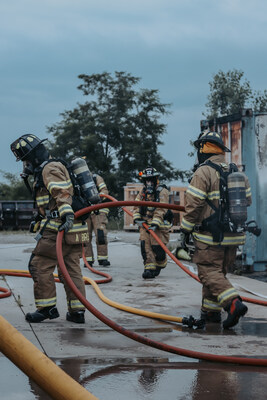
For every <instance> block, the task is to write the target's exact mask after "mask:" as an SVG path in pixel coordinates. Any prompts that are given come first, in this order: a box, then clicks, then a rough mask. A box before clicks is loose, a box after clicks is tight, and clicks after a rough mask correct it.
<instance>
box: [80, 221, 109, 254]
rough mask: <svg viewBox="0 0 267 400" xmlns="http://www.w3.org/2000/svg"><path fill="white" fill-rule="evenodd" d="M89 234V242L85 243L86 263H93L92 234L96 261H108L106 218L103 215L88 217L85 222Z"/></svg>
mask: <svg viewBox="0 0 267 400" xmlns="http://www.w3.org/2000/svg"><path fill="white" fill-rule="evenodd" d="M86 222H87V225H88V232H89V242H88V243H86V247H85V256H86V260H87V261H88V262H94V261H95V258H94V253H93V246H92V238H93V232H94V234H95V239H96V249H97V260H98V261H102V260H107V259H108V240H107V228H106V227H107V223H108V218H107V215H106V214H104V213H99V214H94V213H91V214H90V217H89V218H88V219H87V220H86Z"/></svg>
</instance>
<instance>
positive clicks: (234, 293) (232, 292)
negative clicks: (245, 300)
mask: <svg viewBox="0 0 267 400" xmlns="http://www.w3.org/2000/svg"><path fill="white" fill-rule="evenodd" d="M238 296H239V295H238V293H237V291H236V290H235V288H230V289H227V290H225V291H224V292H222V293H221V294H219V296H218V301H219V303H220V304H223V303H224V302H225V301H226V300H228V299H230V298H233V297H238Z"/></svg>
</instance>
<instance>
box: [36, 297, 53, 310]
mask: <svg viewBox="0 0 267 400" xmlns="http://www.w3.org/2000/svg"><path fill="white" fill-rule="evenodd" d="M56 303H57V298H56V297H51V298H50V299H35V305H36V307H37V308H38V307H39V308H40V307H42V308H43V307H50V306H55V305H56Z"/></svg>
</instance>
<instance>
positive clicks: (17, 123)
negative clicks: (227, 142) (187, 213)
mask: <svg viewBox="0 0 267 400" xmlns="http://www.w3.org/2000/svg"><path fill="white" fill-rule="evenodd" d="M266 20H267V2H266V1H265V0H254V1H253V2H252V1H248V0H224V1H216V0H142V1H141V0H132V1H131V2H130V1H127V0H112V1H110V0H97V1H93V0H75V1H74V0H53V1H52V0H42V1H38V0H23V1H21V0H1V3H0V71H1V73H0V79H1V85H0V88H1V91H0V115H1V130H2V132H1V140H2V144H1V146H0V169H1V170H4V171H9V172H12V173H16V174H19V173H20V171H21V163H16V161H15V158H14V156H13V154H12V153H11V151H10V143H11V142H13V141H14V140H15V139H17V138H18V137H19V136H20V135H22V134H25V133H35V134H36V135H37V136H39V137H40V138H45V137H47V132H46V127H47V126H51V125H52V124H54V123H56V122H57V121H59V120H60V113H61V112H63V111H64V110H69V109H72V108H74V107H75V105H76V104H77V102H82V101H83V100H84V98H83V97H82V96H81V93H80V91H78V90H77V86H78V84H79V83H80V80H79V79H78V78H77V76H78V75H79V74H89V75H90V74H93V73H102V72H104V71H107V72H110V73H112V74H113V73H114V71H126V72H128V73H130V74H132V75H134V76H138V77H140V78H141V82H140V86H141V87H144V88H148V89H158V90H159V96H160V99H161V101H162V102H164V103H171V104H172V105H171V108H170V111H171V112H172V114H171V115H170V116H168V118H167V119H166V121H165V122H166V123H167V125H168V126H167V132H168V133H167V134H166V135H164V137H163V141H164V143H165V144H164V146H162V148H161V149H160V150H161V152H162V154H163V156H164V157H165V158H166V159H168V160H170V161H171V162H172V163H173V165H174V166H175V167H176V168H179V169H189V168H190V167H191V166H192V164H193V161H194V160H193V159H192V158H189V157H188V155H187V154H188V152H189V151H191V147H190V144H189V141H190V139H195V138H196V137H197V136H198V134H199V123H200V120H201V119H203V115H202V112H203V111H205V104H206V102H207V95H208V93H209V84H208V83H209V81H210V80H212V77H213V75H214V74H215V73H217V72H218V71H219V70H223V71H225V72H226V71H228V70H230V69H234V68H236V69H241V70H242V71H244V73H245V78H246V79H247V80H249V81H250V83H251V86H252V88H253V89H255V90H262V91H263V90H264V89H267V68H266V66H267V50H266V49H267V46H266V41H267V32H266V31H267V23H266V22H267V21H266ZM1 180H2V181H3V179H2V176H0V181H1Z"/></svg>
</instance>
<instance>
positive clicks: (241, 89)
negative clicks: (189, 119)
mask: <svg viewBox="0 0 267 400" xmlns="http://www.w3.org/2000/svg"><path fill="white" fill-rule="evenodd" d="M209 86H210V93H209V95H208V102H207V103H206V112H205V113H203V114H204V116H205V117H206V118H207V119H213V118H217V117H221V116H224V115H230V114H234V113H238V112H240V110H241V109H242V108H252V109H253V110H254V111H256V112H262V111H267V91H266V90H264V91H263V92H261V91H255V90H253V89H252V88H251V85H250V82H249V81H248V80H247V79H246V78H244V72H243V71H241V70H237V69H233V70H229V71H227V72H223V71H221V70H219V72H217V74H215V75H214V76H213V80H212V81H210V82H209Z"/></svg>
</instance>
